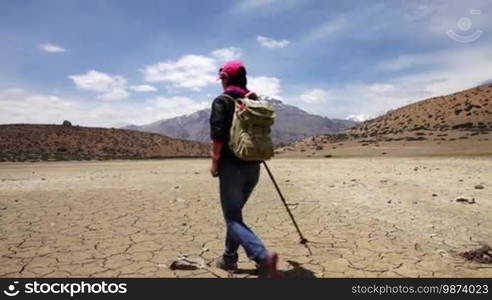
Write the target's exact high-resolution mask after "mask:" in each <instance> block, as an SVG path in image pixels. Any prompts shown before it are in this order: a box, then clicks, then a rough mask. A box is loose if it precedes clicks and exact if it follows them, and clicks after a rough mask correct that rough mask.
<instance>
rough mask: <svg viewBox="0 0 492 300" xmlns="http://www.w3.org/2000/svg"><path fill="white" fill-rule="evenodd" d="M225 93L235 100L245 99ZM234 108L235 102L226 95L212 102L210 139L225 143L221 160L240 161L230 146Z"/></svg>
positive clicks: (231, 92) (235, 94) (237, 94)
mask: <svg viewBox="0 0 492 300" xmlns="http://www.w3.org/2000/svg"><path fill="white" fill-rule="evenodd" d="M225 93H226V94H228V95H229V96H231V97H233V98H241V97H243V95H241V94H240V93H237V92H234V91H229V92H225ZM234 108H235V107H234V101H232V99H230V98H228V97H226V96H224V95H220V96H218V97H216V98H215V99H214V101H213V102H212V112H211V113H210V138H211V139H212V140H218V141H221V142H223V143H224V145H223V146H222V150H221V152H220V157H221V158H228V159H233V160H239V158H237V157H236V155H234V153H233V152H232V151H231V149H230V148H229V145H228V143H229V133H230V130H231V125H232V117H233V116H234Z"/></svg>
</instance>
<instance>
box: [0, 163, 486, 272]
mask: <svg viewBox="0 0 492 300" xmlns="http://www.w3.org/2000/svg"><path fill="white" fill-rule="evenodd" d="M208 167H209V161H208V160H201V159H200V160H199V159H195V160H185V159H182V160H181V159H176V160H155V161H112V162H52V163H3V164H0V179H1V181H0V266H1V267H0V276H2V277H86V276H94V277H96V276H97V277H114V276H119V277H138V276H146V277H214V276H218V277H227V276H234V277H245V276H250V277H254V275H252V274H251V272H250V271H248V270H252V269H253V268H254V265H253V264H252V263H251V262H249V261H248V260H247V259H246V258H245V256H244V253H243V252H242V250H241V253H240V257H241V261H240V268H241V269H243V271H242V272H240V273H239V274H234V275H230V274H227V273H225V272H223V271H220V270H218V269H216V268H214V267H209V268H207V269H199V270H194V271H181V270H180V271H172V270H170V269H169V265H170V262H171V261H172V260H173V259H175V258H176V257H177V256H178V255H180V254H187V255H190V256H201V257H203V258H204V259H205V260H206V261H210V260H212V259H213V258H214V257H216V256H217V255H219V254H220V253H221V251H222V244H223V235H224V224H223V220H222V215H221V212H220V207H219V202H218V199H217V181H216V179H213V178H211V177H210V175H209V173H208ZM270 167H271V169H272V172H274V175H275V176H276V178H277V181H278V183H279V185H280V187H281V189H282V190H283V192H284V194H285V196H286V198H287V201H288V202H289V203H290V207H291V208H292V210H293V212H294V214H295V216H296V218H297V221H298V223H299V225H300V227H301V229H302V230H303V231H304V234H305V235H306V237H307V238H308V239H309V240H310V241H311V242H310V243H309V245H310V247H311V250H312V255H308V254H309V253H308V251H307V249H306V248H304V246H303V245H300V244H299V243H298V241H299V240H298V237H297V235H296V232H295V230H294V227H293V226H292V224H291V223H290V220H289V218H288V215H287V213H286V211H285V209H284V207H283V206H282V204H281V202H280V200H279V198H278V195H277V194H276V192H275V190H274V189H273V186H272V183H271V182H270V181H269V178H268V177H267V176H266V172H265V171H264V170H263V169H262V175H261V179H260V182H259V184H258V186H257V188H256V189H255V191H254V193H253V194H252V197H251V199H250V202H249V203H248V205H247V206H246V210H245V218H246V220H247V222H248V223H249V224H250V225H251V226H252V227H253V228H254V229H255V230H256V231H257V233H258V234H259V235H260V236H261V237H262V238H263V240H264V241H265V243H266V244H267V246H268V247H269V248H271V249H274V250H276V251H278V252H279V254H280V257H281V262H280V267H281V268H282V270H284V275H285V276H316V277H323V276H324V277H377V276H390V277H399V276H404V277H417V276H421V277H429V276H443V277H451V276H452V277H454V276H464V277H468V276H470V277H479V276H480V277H482V276H483V277H491V276H492V266H491V265H485V264H478V263H473V262H467V261H465V260H464V259H463V258H461V257H460V256H459V255H458V253H459V252H461V251H465V250H469V249H472V248H475V247H478V246H479V245H480V244H481V243H487V244H491V243H492V184H491V182H492V172H491V170H492V159H491V158H490V157H481V158H353V159H275V160H273V161H271V162H270ZM477 184H482V185H483V186H484V188H483V189H475V185H477ZM433 194H434V195H433ZM460 196H463V197H469V198H475V201H476V203H474V204H468V203H460V202H456V201H455V200H456V198H457V197H460Z"/></svg>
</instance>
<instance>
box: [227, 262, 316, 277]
mask: <svg viewBox="0 0 492 300" xmlns="http://www.w3.org/2000/svg"><path fill="white" fill-rule="evenodd" d="M287 262H288V263H289V265H290V266H291V268H290V269H289V270H279V273H280V278H316V275H315V274H314V272H313V271H311V270H309V269H306V268H304V267H302V265H301V264H299V263H298V262H296V261H293V260H287ZM234 274H241V275H245V274H247V275H258V274H257V270H256V269H238V270H237V271H235V272H234Z"/></svg>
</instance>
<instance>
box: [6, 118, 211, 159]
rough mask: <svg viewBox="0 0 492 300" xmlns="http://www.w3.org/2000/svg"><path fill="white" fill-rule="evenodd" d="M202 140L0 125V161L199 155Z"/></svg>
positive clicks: (66, 124) (205, 147)
mask: <svg viewBox="0 0 492 300" xmlns="http://www.w3.org/2000/svg"><path fill="white" fill-rule="evenodd" d="M208 150H209V146H208V145H207V144H205V143H200V142H193V141H185V140H180V139H174V138H170V137H167V136H163V135H159V134H153V133H145V132H138V131H132V130H123V129H114V128H92V127H80V126H72V125H71V124H70V123H69V122H64V125H31V124H13V125H0V161H40V160H91V159H97V160H106V159H141V158H166V157H200V156H206V155H207V154H208Z"/></svg>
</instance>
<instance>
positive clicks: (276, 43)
mask: <svg viewBox="0 0 492 300" xmlns="http://www.w3.org/2000/svg"><path fill="white" fill-rule="evenodd" d="M256 41H257V42H258V43H259V44H260V45H261V46H262V47H265V48H269V49H274V48H284V47H287V45H289V43H290V42H289V41H288V40H274V39H272V38H269V37H266V36H263V35H258V36H257V37H256Z"/></svg>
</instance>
